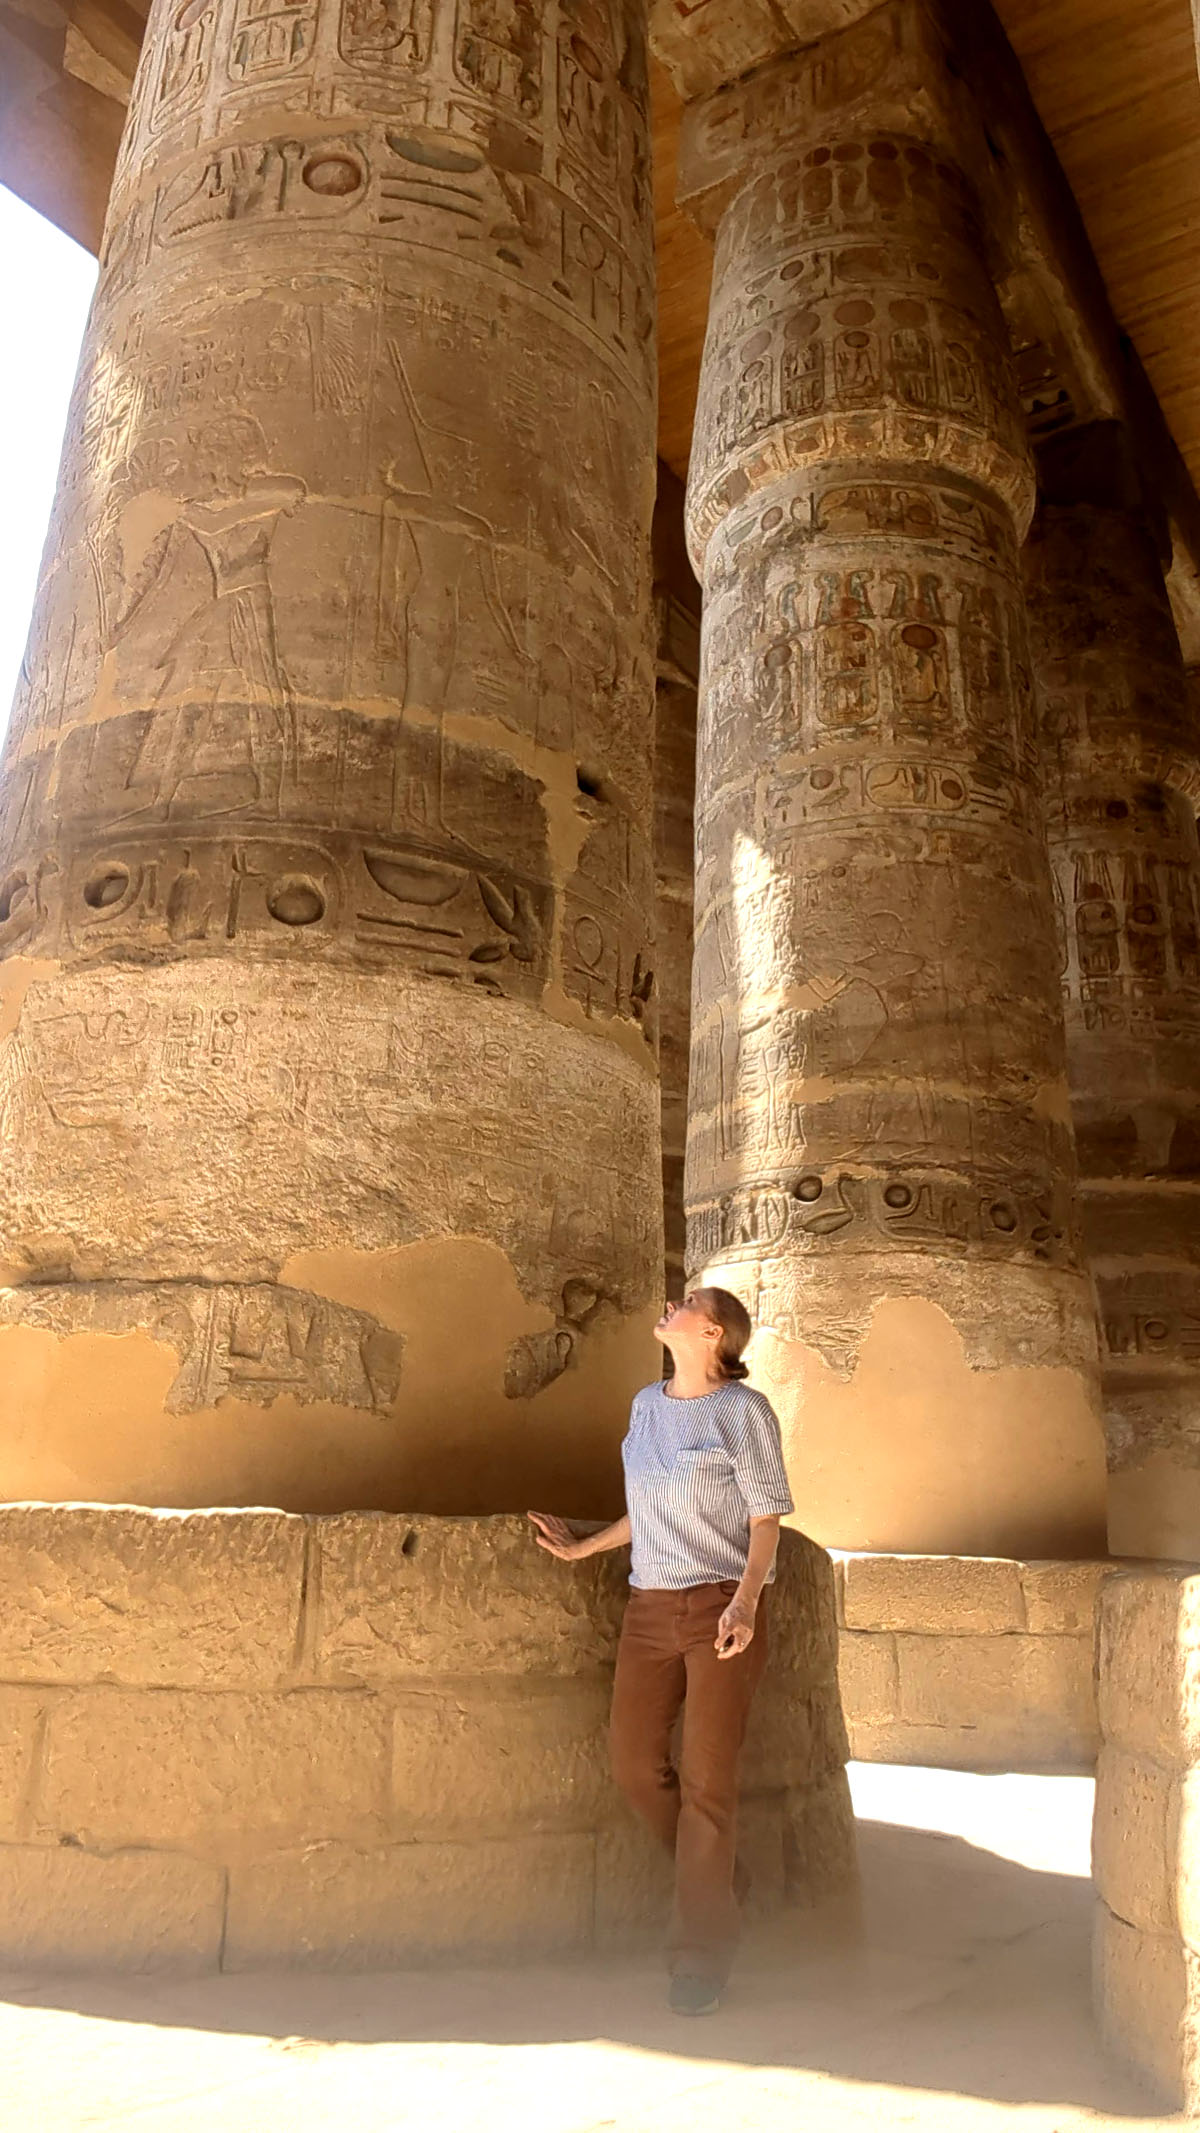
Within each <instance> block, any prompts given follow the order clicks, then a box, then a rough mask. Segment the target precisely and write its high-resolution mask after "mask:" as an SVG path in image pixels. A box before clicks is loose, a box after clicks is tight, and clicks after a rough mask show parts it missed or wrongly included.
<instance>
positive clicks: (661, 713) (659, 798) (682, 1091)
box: [653, 460, 700, 1297]
mask: <svg viewBox="0 0 1200 2133" xmlns="http://www.w3.org/2000/svg"><path fill="white" fill-rule="evenodd" d="M683 493H684V492H683V483H682V482H681V481H679V480H678V479H677V478H676V476H675V475H674V474H672V473H671V471H670V468H669V467H665V466H664V465H663V463H662V461H661V460H660V461H659V465H658V495H657V498H656V501H655V506H654V531H653V553H654V615H655V623H656V626H657V633H658V648H657V660H656V671H657V676H658V681H657V688H656V694H655V706H656V708H655V717H654V886H655V901H654V916H655V929H654V931H655V940H654V953H655V965H656V969H655V980H656V985H655V990H656V997H657V1003H658V1072H659V1088H660V1092H661V1112H662V1162H663V1245H664V1264H665V1270H666V1283H667V1295H668V1296H676V1297H678V1296H682V1295H683V1293H684V1286H685V1262H686V1258H687V1250H686V1223H685V1218H684V1208H683V1165H684V1153H685V1150H686V1147H687V1110H688V1046H689V1036H690V1030H691V1009H692V901H693V892H694V879H695V861H694V855H693V851H692V825H693V817H694V811H695V784H696V681H697V676H698V674H699V670H700V588H699V586H698V585H697V583H696V581H695V578H694V577H693V576H692V573H691V569H690V567H689V564H688V559H687V547H686V543H685V538H684V528H683Z"/></svg>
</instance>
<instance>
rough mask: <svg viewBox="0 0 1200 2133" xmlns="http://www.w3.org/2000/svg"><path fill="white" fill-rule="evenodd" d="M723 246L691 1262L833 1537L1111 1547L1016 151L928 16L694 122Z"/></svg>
mask: <svg viewBox="0 0 1200 2133" xmlns="http://www.w3.org/2000/svg"><path fill="white" fill-rule="evenodd" d="M681 170H682V191H683V195H684V197H685V198H686V199H688V200H690V201H691V203H692V204H693V205H694V206H695V207H696V209H697V211H698V212H699V213H700V214H701V215H702V216H704V217H705V218H706V219H707V220H708V221H709V222H710V223H712V224H715V226H716V232H717V235H716V256H715V273H714V283H713V295H712V308H711V313H710V319H709V328H708V339H707V344H706V348H705V357H704V371H703V377H702V382H701V391H700V404H699V410H698V416H697V427H696V438H695V445H694V453H693V461H692V468H691V477H690V483H689V496H688V512H689V537H690V541H691V546H692V555H693V561H694V563H695V565H696V567H697V570H698V571H700V572H702V574H703V586H704V599H705V615H704V639H703V661H702V673H701V704H700V739H699V762H698V775H697V901H696V933H697V944H696V962H695V974H694V990H693V1055H692V1081H691V1088H692V1095H691V1133H690V1142H689V1155H688V1205H689V1223H690V1241H689V1257H690V1270H691V1272H692V1273H693V1274H701V1273H702V1274H703V1275H704V1276H705V1278H708V1279H712V1280H718V1281H721V1282H724V1283H726V1284H727V1285H728V1286H729V1287H730V1288H732V1289H734V1290H737V1291H739V1292H741V1293H742V1294H743V1295H744V1296H745V1298H746V1300H747V1302H748V1303H750V1304H751V1306H752V1308H753V1312H754V1316H755V1319H756V1323H757V1326H758V1328H759V1331H758V1334H757V1339H756V1344H755V1375H756V1379H757V1381H758V1382H759V1383H761V1384H763V1385H764V1386H765V1387H766V1388H767V1390H768V1391H769V1392H770V1394H771V1396H772V1397H773V1398H774V1399H775V1401H776V1403H777V1405H778V1407H779V1409H780V1412H781V1415H782V1417H783V1422H784V1428H785V1436H786V1440H787V1445H788V1450H789V1456H790V1460H791V1465H792V1471H793V1476H794V1485H795V1489H796V1497H797V1503H798V1505H799V1507H800V1516H801V1518H802V1520H803V1523H804V1525H805V1527H806V1529H807V1530H808V1531H809V1532H812V1533H814V1534H815V1535H817V1536H818V1537H819V1538H821V1539H823V1540H825V1541H828V1542H839V1543H844V1544H845V1545H847V1546H850V1547H866V1548H884V1549H893V1548H894V1549H913V1550H930V1551H935V1552H944V1551H961V1552H982V1553H1012V1554H1025V1553H1030V1554H1045V1555H1069V1554H1072V1553H1074V1552H1080V1551H1084V1550H1087V1549H1094V1548H1096V1547H1097V1546H1098V1545H1100V1544H1101V1542H1102V1537H1103V1531H1104V1456H1103V1439H1102V1430H1101V1424H1100V1418H1099V1412H1098V1403H1097V1386H1096V1350H1095V1326H1094V1312H1093V1306H1092V1300H1091V1295H1090V1290H1089V1285H1088V1282H1087V1278H1086V1275H1085V1273H1084V1272H1083V1269H1082V1267H1081V1263H1080V1256H1079V1252H1078V1248H1077V1238H1076V1233H1075V1220H1074V1202H1073V1175H1072V1171H1073V1152H1072V1138H1071V1122H1070V1113H1069V1107H1068V1102H1067V1092H1066V1086H1065V1079H1064V1049H1063V1031H1062V1010H1061V1003H1060V998H1059V987H1058V978H1057V953H1056V945H1055V930H1054V919H1053V900H1052V890H1051V882H1050V876H1049V872H1048V869H1047V865H1046V856H1045V846H1044V839H1043V836H1042V831H1041V824H1040V820H1039V809H1038V804H1037V762H1036V756H1035V748H1034V732H1033V714H1032V702H1031V688H1030V676H1029V670H1028V653H1027V644H1026V633H1025V623H1024V614H1023V606H1022V597H1021V585H1020V577H1019V570H1018V562H1017V545H1018V541H1019V539H1020V536H1021V534H1022V533H1023V531H1024V528H1025V525H1026V523H1027V520H1028V516H1029V512H1030V509H1031V505H1032V493H1033V491H1032V479H1031V471H1030V467H1029V464H1028V458H1027V453H1026V447H1025V443H1024V437H1023V431H1022V427H1021V421H1020V415H1019V409H1018V406H1017V401H1016V397H1015V392H1014V386H1013V381H1012V378H1011V376H1010V366H1009V356H1008V349H1007V344H1006V338H1005V332H1004V327H1003V323H1002V320H1001V316H1000V313H999V309H998V306H997V301H996V297H995V294H994V291H993V285H992V281H991V279H990V277H989V271H988V263H989V245H990V242H991V239H990V236H989V213H990V211H991V208H992V198H991V195H990V194H988V193H987V192H985V191H984V190H982V188H983V187H985V186H986V184H987V172H988V163H987V156H986V151H985V150H984V149H983V148H982V144H981V143H980V142H978V141H977V140H976V139H975V136H974V134H973V131H972V130H971V127H970V122H969V116H964V100H963V96H962V92H961V90H960V89H959V87H958V85H957V84H956V83H954V82H953V81H952V80H951V79H949V77H948V76H947V74H946V72H945V69H944V67H943V64H942V60H941V55H940V51H939V48H938V45H937V42H936V40H935V39H934V37H933V36H932V34H931V33H930V32H929V30H928V28H927V26H926V18H925V16H924V15H923V13H922V12H921V11H919V10H917V9H912V8H907V7H904V6H896V7H888V8H883V9H881V10H879V11H878V12H877V13H876V14H874V15H872V16H871V17H870V19H869V20H868V21H866V22H865V23H863V24H861V25H859V26H858V27H856V28H852V29H850V30H847V31H846V32H844V33H843V34H841V35H839V36H836V37H830V38H829V39H827V40H826V41H825V42H823V43H822V44H821V45H819V46H816V47H812V48H810V49H808V50H806V51H804V52H801V53H799V54H797V55H795V56H794V57H793V58H791V59H789V60H785V61H782V62H780V63H778V64H777V65H775V66H773V67H771V68H768V69H766V70H764V71H763V72H761V73H760V74H758V75H756V76H755V77H753V78H752V79H751V80H750V81H748V82H747V83H745V84H743V85H741V86H740V87H734V88H732V89H730V90H727V91H726V92H724V93H723V94H722V95H719V96H714V97H712V98H711V99H710V100H709V101H708V102H707V103H702V104H697V105H694V106H693V107H692V108H691V110H690V113H689V115H688V118H687V120H686V121H685V132H684V149H683V155H682V161H681Z"/></svg>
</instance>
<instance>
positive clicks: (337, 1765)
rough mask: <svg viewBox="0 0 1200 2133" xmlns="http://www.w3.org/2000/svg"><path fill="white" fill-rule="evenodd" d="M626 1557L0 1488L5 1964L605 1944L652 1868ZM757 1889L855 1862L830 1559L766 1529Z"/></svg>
mask: <svg viewBox="0 0 1200 2133" xmlns="http://www.w3.org/2000/svg"><path fill="white" fill-rule="evenodd" d="M626 1567H627V1566H626V1562H625V1559H624V1557H609V1558H606V1559H600V1560H598V1561H596V1562H590V1563H586V1564H583V1565H579V1566H576V1567H574V1568H571V1569H567V1568H565V1567H563V1566H561V1565H557V1564H553V1563H551V1562H550V1561H549V1560H548V1559H547V1558H545V1557H544V1556H542V1555H540V1554H539V1553H538V1552H537V1550H536V1548H535V1547H534V1546H533V1544H532V1542H531V1540H530V1538H529V1536H528V1532H527V1529H525V1527H524V1523H523V1521H521V1520H519V1519H516V1518H490V1519H468V1518H463V1519H440V1518H435V1517H425V1516H422V1517H414V1518H412V1519H405V1518H397V1517H393V1516H390V1515H386V1514H378V1513H350V1514H345V1515H341V1516H336V1517H302V1516H295V1515H290V1514H287V1513H284V1512H278V1511H269V1510H263V1511H228V1510H215V1511H204V1512H188V1513H175V1512H162V1511H150V1510H142V1509H135V1508H131V1507H128V1506H106V1505H54V1504H11V1505H6V1506H3V1507H0V1962H2V1963H5V1964H8V1965H9V1966H14V1965H19V1966H34V1967H36V1966H40V1965H46V1966H50V1967H54V1968H58V1969H63V1968H66V1969H96V1968H99V1969H130V1970H168V1969H169V1970H176V1971H178V1970H194V1971H204V1970H213V1969H217V1968H224V1969H229V1970H237V1969H249V1968H253V1967H257V1966H260V1965H270V1964H298V1965H306V1966H309V1967H312V1968H359V1969H365V1968H372V1967H386V1966H391V1965H394V1966H398V1967H402V1966H404V1965H406V1964H413V1963H424V1962H429V1961H436V1960H447V1961H449V1960H460V1959H470V1958H479V1957H485V1956H489V1955H498V1954H504V1955H508V1956H513V1955H535V1954H540V1955H544V1954H546V1953H547V1952H551V1951H554V1950H566V1949H575V1950H588V1949H593V1948H607V1947H613V1946H617V1945H619V1944H621V1943H622V1942H623V1941H625V1940H628V1939H639V1938H642V1937H643V1936H645V1935H648V1934H653V1933H654V1932H656V1931H657V1930H659V1928H660V1927H661V1924H662V1919H663V1910H664V1902H665V1896H666V1890H667V1876H666V1868H665V1861H662V1860H661V1859H660V1858H659V1856H658V1855H657V1854H656V1853H655V1852H654V1851H653V1849H652V1848H651V1846H650V1845H649V1842H648V1840H646V1839H644V1838H643V1835H642V1833H641V1831H640V1829H639V1828H638V1827H637V1826H636V1825H635V1824H634V1823H633V1821H632V1820H631V1819H630V1818H629V1817H628V1816H627V1815H626V1813H625V1811H624V1809H623V1807H622V1805H621V1803H620V1802H619V1800H618V1797H617V1795H616V1793H615V1791H614V1790H613V1788H612V1786H611V1784H610V1781H609V1777H608V1764H607V1747H606V1739H605V1732H606V1721H607V1711H608V1697H609V1688H610V1682H611V1672H612V1662H613V1657H614V1654H615V1647H616V1638H617V1632H618V1628H619V1624H620V1617H621V1610H622V1603H623V1598H624V1579H625V1575H626ZM771 1604H772V1612H773V1624H772V1628H773V1648H772V1662H771V1668H770V1671H769V1673H768V1676H767V1679H766V1682H765V1685H764V1687H763V1689H762V1691H761V1692H760V1697H759V1701H758V1705H757V1707H756V1711H755V1717H754V1724H753V1731H752V1737H751V1740H750V1742H749V1744H748V1746H747V1751H746V1764H745V1806H744V1815H743V1848H744V1850H745V1852H746V1855H747V1857H748V1859H749V1861H750V1863H751V1867H752V1871H753V1874H754V1879H755V1884H756V1892H757V1901H758V1903H759V1904H760V1905H761V1906H762V1907H763V1908H766V1909H770V1908H774V1907H775V1906H777V1905H778V1904H779V1903H781V1902H784V1901H789V1902H798V1903H804V1902H816V1901H818V1900H821V1899H823V1898H825V1897H827V1896H830V1895H833V1894H836V1893H837V1892H838V1890H839V1889H841V1888H842V1887H843V1886H845V1885H847V1884H848V1883H849V1882H850V1881H851V1880H852V1878H853V1819H852V1814H851V1809H850V1802H849V1796H848V1793H847V1789H846V1781H845V1772H844V1764H845V1757H846V1738H845V1730H844V1727H843V1725H842V1720H841V1712H840V1707H839V1704H838V1696H837V1681H836V1622H835V1609H834V1595H833V1576H832V1571H831V1568H830V1564H829V1562H828V1559H827V1558H826V1556H825V1555H824V1554H823V1553H822V1551H821V1550H820V1549H819V1548H817V1547H815V1546H814V1545H813V1543H811V1542H810V1541H807V1540H805V1539H803V1538H802V1537H801V1536H799V1535H794V1534H790V1533H789V1534H785V1535H784V1537H783V1542H782V1547H781V1552H780V1574H779V1578H778V1581H777V1584H776V1587H775V1591H774V1593H773V1595H772V1603H771Z"/></svg>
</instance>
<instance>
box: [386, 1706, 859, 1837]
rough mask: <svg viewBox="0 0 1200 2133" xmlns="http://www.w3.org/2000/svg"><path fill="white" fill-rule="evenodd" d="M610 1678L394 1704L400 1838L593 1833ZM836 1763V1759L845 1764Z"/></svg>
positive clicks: (608, 1793) (606, 1789)
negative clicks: (519, 1831) (521, 1831)
mask: <svg viewBox="0 0 1200 2133" xmlns="http://www.w3.org/2000/svg"><path fill="white" fill-rule="evenodd" d="M611 1700H612V1682H611V1679H610V1678H608V1677H606V1676H605V1675H601V1674H598V1673H597V1674H593V1675H591V1676H584V1677H583V1678H580V1679H575V1680H565V1681H564V1680H563V1679H561V1678H554V1677H551V1678H550V1679H549V1680H547V1681H546V1682H545V1683H544V1684H542V1683H540V1682H539V1681H538V1679H537V1677H536V1676H533V1677H530V1676H524V1677H522V1678H521V1679H520V1680H518V1681H511V1680H501V1681H499V1682H496V1683H493V1682H490V1681H488V1680H486V1679H484V1680H483V1681H480V1680H479V1679H478V1678H477V1679H475V1680H466V1681H463V1682H461V1683H458V1684H455V1683H453V1682H446V1683H444V1684H442V1685H441V1686H440V1687H439V1688H436V1689H434V1688H431V1689H429V1690H422V1691H420V1692H419V1693H415V1694H401V1695H400V1696H398V1697H397V1698H396V1699H395V1701H394V1702H393V1703H392V1706H391V1709H392V1724H393V1728H394V1731H393V1744H392V1807H391V1817H392V1823H393V1827H394V1829H395V1832H396V1834H397V1835H398V1836H409V1835H411V1836H414V1837H425V1836H447V1837H452V1836H457V1835H465V1834H468V1833H469V1834H472V1835H475V1834H480V1835H487V1834H488V1833H489V1832H492V1831H494V1832H495V1833H496V1834H498V1835H499V1834H501V1833H507V1832H508V1831H511V1830H513V1829H525V1830H527V1831H528V1832H529V1834H530V1835H531V1836H532V1835H540V1834H542V1833H543V1832H545V1831H553V1830H557V1829H567V1830H570V1829H576V1830H587V1829H592V1828H594V1827H595V1825H596V1823H597V1821H599V1820H600V1819H601V1818H602V1817H603V1816H604V1815H606V1814H611V1813H612V1812H613V1809H614V1807H615V1799H614V1795H613V1788H612V1781H611V1779H610V1777H609V1772H608V1709H609V1704H610V1702H611ZM843 1760H844V1758H843Z"/></svg>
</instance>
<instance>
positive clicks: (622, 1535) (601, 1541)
mask: <svg viewBox="0 0 1200 2133" xmlns="http://www.w3.org/2000/svg"><path fill="white" fill-rule="evenodd" d="M580 1540H581V1542H582V1553H583V1554H584V1555H603V1554H605V1553H606V1552H607V1550H608V1549H609V1548H623V1547H625V1545H626V1543H627V1541H628V1540H629V1517H628V1513H627V1514H626V1516H625V1517H624V1518H618V1519H617V1520H615V1522H614V1523H613V1524H612V1525H611V1526H601V1527H600V1529H599V1532H597V1533H585V1534H581V1535H580ZM763 1576H764V1577H765V1576H766V1572H765V1571H764V1572H763Z"/></svg>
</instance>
